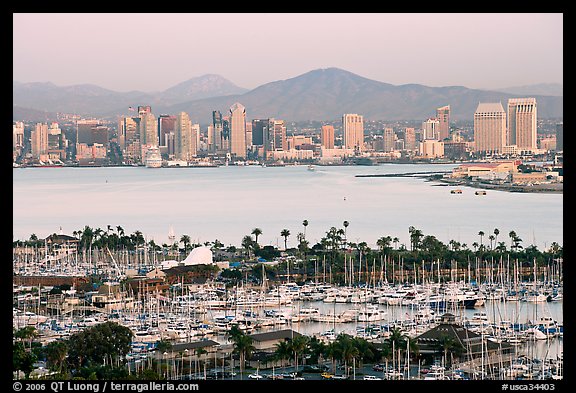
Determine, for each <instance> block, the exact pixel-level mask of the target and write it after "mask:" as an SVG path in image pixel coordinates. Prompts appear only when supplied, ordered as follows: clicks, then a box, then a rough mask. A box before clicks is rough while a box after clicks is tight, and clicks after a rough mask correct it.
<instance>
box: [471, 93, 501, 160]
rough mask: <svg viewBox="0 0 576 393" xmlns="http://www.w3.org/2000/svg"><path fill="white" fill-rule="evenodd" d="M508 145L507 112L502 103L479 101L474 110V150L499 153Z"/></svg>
mask: <svg viewBox="0 0 576 393" xmlns="http://www.w3.org/2000/svg"><path fill="white" fill-rule="evenodd" d="M505 145H506V112H505V111H504V108H503V107H502V103H500V102H496V103H482V102H481V103H479V104H478V107H477V108H476V112H474V150H475V151H477V152H482V153H499V152H501V151H502V148H503V147H504V146H505Z"/></svg>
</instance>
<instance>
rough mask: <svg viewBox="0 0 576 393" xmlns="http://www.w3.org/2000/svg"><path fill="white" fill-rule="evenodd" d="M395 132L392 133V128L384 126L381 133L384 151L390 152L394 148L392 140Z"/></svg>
mask: <svg viewBox="0 0 576 393" xmlns="http://www.w3.org/2000/svg"><path fill="white" fill-rule="evenodd" d="M395 136H396V135H395V134H394V129H392V128H385V129H384V135H383V139H384V141H383V142H384V149H383V150H384V151H385V152H390V151H392V150H394V141H395Z"/></svg>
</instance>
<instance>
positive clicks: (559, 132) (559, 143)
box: [556, 122, 564, 151]
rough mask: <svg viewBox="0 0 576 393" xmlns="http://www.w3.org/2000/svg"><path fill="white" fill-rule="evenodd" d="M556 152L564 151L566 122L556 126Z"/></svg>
mask: <svg viewBox="0 0 576 393" xmlns="http://www.w3.org/2000/svg"><path fill="white" fill-rule="evenodd" d="M556 151H564V122H562V123H558V124H556Z"/></svg>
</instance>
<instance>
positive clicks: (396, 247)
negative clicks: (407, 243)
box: [392, 237, 400, 250]
mask: <svg viewBox="0 0 576 393" xmlns="http://www.w3.org/2000/svg"><path fill="white" fill-rule="evenodd" d="M399 241H400V239H398V238H397V237H395V238H394V239H392V243H394V249H396V250H397V249H398V242H399Z"/></svg>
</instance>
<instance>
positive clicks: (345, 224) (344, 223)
mask: <svg viewBox="0 0 576 393" xmlns="http://www.w3.org/2000/svg"><path fill="white" fill-rule="evenodd" d="M342 225H344V244H346V242H347V241H348V236H346V229H347V228H348V225H350V223H349V222H348V221H344V222H343V223H342Z"/></svg>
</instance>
